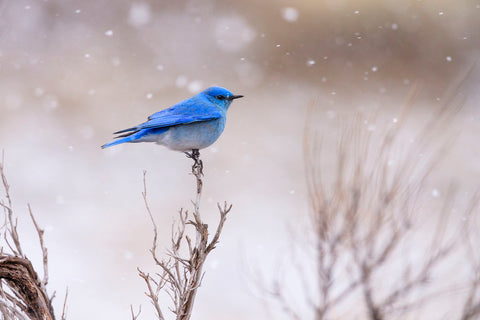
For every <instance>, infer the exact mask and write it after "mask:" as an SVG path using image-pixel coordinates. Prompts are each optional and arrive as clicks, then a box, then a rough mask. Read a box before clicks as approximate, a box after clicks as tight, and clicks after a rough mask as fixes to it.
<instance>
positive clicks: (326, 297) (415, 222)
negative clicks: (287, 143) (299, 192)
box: [255, 91, 480, 320]
mask: <svg viewBox="0 0 480 320" xmlns="http://www.w3.org/2000/svg"><path fill="white" fill-rule="evenodd" d="M414 98H415V91H412V94H411V95H410V96H409V97H408V99H407V102H406V103H405V105H404V107H403V108H402V113H401V116H400V117H399V118H398V119H396V120H395V121H394V123H392V124H391V125H390V126H388V127H387V128H385V129H380V130H378V128H377V129H376V130H375V131H373V130H368V126H367V125H366V123H370V121H368V120H365V119H364V118H362V117H361V116H360V115H356V116H354V117H353V119H351V120H348V121H347V123H346V124H344V125H343V126H342V125H339V127H340V128H341V129H340V130H339V134H338V135H337V139H336V140H335V139H333V140H329V141H326V140H325V139H323V140H322V138H320V137H325V136H327V135H321V134H319V133H318V132H317V131H316V130H317V129H318V124H316V123H315V122H314V121H315V119H316V117H315V106H314V105H313V104H312V106H311V108H310V111H309V116H308V119H309V120H310V121H309V122H308V123H307V126H306V130H305V141H304V143H305V144H304V146H305V148H304V150H305V168H306V180H307V187H308V199H309V201H310V207H311V216H310V226H311V227H310V230H309V232H308V233H307V236H305V237H303V238H302V236H298V235H296V236H295V238H298V239H300V240H294V241H297V242H296V243H297V246H296V247H294V248H293V251H294V252H291V258H290V259H289V261H290V267H291V268H292V269H293V270H294V271H293V272H292V273H293V275H289V276H288V277H287V276H286V275H281V276H280V277H278V278H274V279H273V280H272V279H265V276H262V275H261V274H260V273H258V272H257V274H256V275H255V276H256V279H255V281H256V283H257V285H259V286H260V287H261V288H260V290H261V292H263V293H264V296H265V297H266V300H267V301H268V302H269V304H270V305H271V303H273V304H274V305H277V306H278V307H279V308H280V309H281V310H282V314H283V315H284V316H286V317H287V318H290V319H307V318H311V319H316V320H322V319H332V318H361V319H372V320H382V319H393V318H404V317H407V316H408V317H411V316H412V315H414V314H415V313H416V312H419V311H421V310H423V308H425V307H427V306H428V304H429V303H430V302H432V301H435V299H436V298H437V297H438V296H439V295H441V294H443V293H445V291H448V292H450V293H451V291H452V290H451V288H450V289H440V288H441V287H442V286H441V285H440V284H441V283H442V282H443V281H444V279H442V278H441V277H439V276H438V274H439V272H440V270H442V268H445V267H446V266H448V265H449V263H450V261H452V260H455V261H456V262H457V263H458V261H457V260H458V259H459V257H458V252H459V250H464V249H466V258H467V261H469V263H470V265H471V281H470V282H469V283H467V284H466V287H467V290H458V291H457V292H458V295H460V296H461V297H465V302H464V307H463V310H457V311H456V314H459V316H458V318H460V319H476V318H479V317H480V290H479V284H480V280H479V279H480V277H479V274H480V259H479V256H478V253H477V251H478V247H479V246H480V241H479V240H480V238H479V237H478V232H476V231H477V230H478V228H475V227H474V224H473V223H470V225H468V226H467V229H469V230H470V231H469V232H466V227H465V225H459V224H458V223H455V221H454V219H452V214H451V213H452V208H453V207H454V204H455V202H456V200H455V194H456V192H455V190H456V188H454V187H452V188H450V190H448V192H447V195H446V196H445V197H444V199H443V205H442V207H441V208H440V209H439V210H438V211H437V212H433V213H432V212H430V213H428V214H425V213H424V212H423V211H424V210H425V208H426V207H428V201H429V200H428V199H431V195H430V193H428V192H427V189H426V181H427V180H428V178H429V177H430V176H431V174H432V172H433V171H434V169H435V168H436V166H437V164H438V163H439V162H440V161H441V159H443V158H444V157H445V154H446V153H447V152H448V148H449V146H450V145H451V143H452V141H451V140H448V139H443V140H442V141H443V142H444V143H442V144H439V145H437V144H435V143H434V140H439V137H440V138H441V137H448V134H449V133H448V130H447V129H448V127H449V124H450V123H451V122H452V121H453V120H454V119H455V114H456V113H457V112H458V111H459V109H460V107H461V104H462V101H461V100H455V99H450V100H448V99H447V101H446V105H445V107H444V108H442V109H441V110H440V111H439V113H438V114H435V115H434V116H433V117H432V121H430V122H429V123H427V124H426V125H425V127H424V128H423V130H420V132H419V133H418V135H417V136H416V137H415V139H414V143H411V142H410V141H408V142H406V141H405V139H404V135H403V133H404V131H405V130H407V129H406V122H407V120H408V110H409V108H410V107H411V105H412V101H413V100H414ZM452 105H454V106H458V107H452ZM314 123H315V124H314ZM433 138H435V139H433ZM445 141H446V142H445ZM332 146H337V147H336V151H333V153H332ZM334 148H335V147H333V149H334ZM332 154H333V155H332ZM330 158H331V159H332V163H334V164H335V170H332V168H331V166H326V165H325V159H330ZM392 160H395V163H392ZM476 198H477V197H475V199H473V200H472V202H471V205H470V206H469V207H468V208H467V209H465V210H464V213H465V215H468V216H469V217H470V218H471V219H472V221H473V220H475V221H478V213H476V205H477V201H476ZM477 211H478V210H477ZM425 222H428V224H426V223H425ZM475 226H477V227H478V225H475ZM462 235H463V236H462ZM462 240H466V241H462ZM307 243H308V244H311V246H309V245H307ZM414 254H416V255H417V256H418V257H420V258H417V259H410V256H411V255H414ZM299 257H300V258H299ZM300 261H301V262H300ZM262 277H263V279H261V278H262ZM292 277H293V278H294V279H295V280H292ZM287 278H290V279H288V280H287ZM288 281H290V282H294V283H296V284H297V285H298V286H300V287H301V290H300V291H302V295H301V296H298V294H297V295H295V296H293V294H292V291H293V290H292V286H291V285H289V284H288V283H287V282H288ZM464 287H465V286H464ZM466 292H467V294H466ZM299 300H300V301H301V304H299V303H298V301H299ZM447 311H449V310H448V308H447V309H446V310H444V311H441V312H444V313H446V312H447ZM441 317H442V314H438V318H441ZM414 318H415V317H414Z"/></svg>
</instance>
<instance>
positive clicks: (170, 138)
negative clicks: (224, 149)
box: [157, 118, 225, 151]
mask: <svg viewBox="0 0 480 320" xmlns="http://www.w3.org/2000/svg"><path fill="white" fill-rule="evenodd" d="M224 128H225V118H219V119H215V120H209V121H202V122H194V123H190V124H182V125H178V126H172V127H170V128H169V129H168V130H167V131H166V132H165V133H163V134H162V135H161V136H159V139H158V141H157V143H158V144H161V145H164V146H166V147H168V148H170V149H172V150H178V151H189V150H192V149H203V148H206V147H208V146H210V145H211V144H212V143H214V142H215V141H216V140H217V139H218V137H220V135H221V134H222V132H223V129H224Z"/></svg>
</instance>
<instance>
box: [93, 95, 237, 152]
mask: <svg viewBox="0 0 480 320" xmlns="http://www.w3.org/2000/svg"><path fill="white" fill-rule="evenodd" d="M241 97H243V96H241V95H234V94H233V93H231V92H230V91H228V90H227V89H224V88H220V87H211V88H208V89H206V90H205V91H202V92H200V93H199V94H197V95H196V96H193V97H191V98H189V99H187V100H184V101H182V102H179V103H177V104H175V105H173V106H171V107H170V108H168V109H165V110H162V111H159V112H157V113H154V114H152V115H151V116H150V117H148V121H147V122H144V123H142V124H139V125H137V126H135V127H131V128H128V129H124V130H120V131H117V132H115V133H114V134H122V135H119V136H117V137H116V138H115V139H118V140H114V141H112V142H109V143H107V144H104V145H103V146H102V148H107V147H111V146H114V145H116V144H120V143H124V142H155V143H157V144H160V145H163V146H166V147H167V148H169V149H172V150H177V151H182V152H187V151H192V152H194V153H195V152H196V153H198V150H199V149H203V148H206V147H208V146H209V145H211V144H212V143H214V142H215V141H216V140H217V139H218V137H220V135H221V134H222V132H223V128H225V122H226V118H227V110H228V107H230V104H231V103H232V101H233V100H234V99H238V98H241ZM187 155H188V153H187Z"/></svg>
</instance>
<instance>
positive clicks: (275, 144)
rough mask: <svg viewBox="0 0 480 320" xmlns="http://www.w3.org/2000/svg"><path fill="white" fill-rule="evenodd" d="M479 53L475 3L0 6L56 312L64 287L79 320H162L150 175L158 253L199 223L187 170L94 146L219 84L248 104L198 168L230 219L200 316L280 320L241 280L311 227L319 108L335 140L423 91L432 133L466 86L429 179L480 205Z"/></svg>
mask: <svg viewBox="0 0 480 320" xmlns="http://www.w3.org/2000/svg"><path fill="white" fill-rule="evenodd" d="M479 54H480V1H476V0H457V1H452V0H423V1H422V0H412V1H406V0H405V1H398V0H358V1H354V0H316V1H314V0H303V1H287V0H275V1H274V0H264V1H253V0H244V1H231V0H228V1H219V0H217V1H214V0H178V1H160V0H159V1H153V0H151V1H126V0H117V1H105V0H103V1H102V0H100V1H98V0H97V1H93V0H84V1H73V0H70V1H69V0H35V1H33V0H30V1H27V0H0V111H1V113H0V114H1V116H0V149H3V150H4V151H5V162H6V170H7V174H8V177H9V179H10V184H11V186H12V196H13V199H14V203H15V205H16V207H15V209H16V212H17V214H18V215H19V216H20V217H19V219H20V225H21V226H20V232H22V233H21V236H22V237H23V241H24V243H25V244H24V246H25V247H24V248H25V251H27V254H28V255H29V256H30V257H31V258H32V259H34V261H40V251H39V249H38V246H37V239H36V235H35V233H34V229H33V227H32V226H31V223H30V221H29V219H28V216H27V211H26V203H30V204H31V205H32V207H33V209H34V212H35V213H36V217H37V220H38V221H39V223H40V224H41V225H42V226H44V227H45V228H46V241H47V245H48V248H49V254H50V274H51V284H50V290H52V288H54V289H56V290H57V298H56V299H57V300H56V303H57V305H56V309H57V311H60V310H61V305H62V303H63V295H64V293H65V287H66V286H68V287H69V292H70V293H69V301H68V306H69V311H68V318H69V319H72V320H75V319H85V318H100V319H101V318H111V319H129V318H130V315H129V307H130V304H133V305H134V306H138V305H139V304H142V305H143V308H142V314H143V318H145V319H148V318H151V316H152V315H153V310H151V309H152V308H151V307H150V304H149V302H148V301H147V298H146V297H145V296H144V294H143V292H144V290H145V288H144V283H143V280H141V279H140V278H139V277H138V276H137V270H136V268H137V267H141V268H142V269H144V270H145V271H150V272H152V271H155V268H154V267H153V266H152V262H151V257H150V254H149V252H148V249H149V248H150V246H151V240H152V228H151V223H150V221H149V218H148V215H147V212H146V210H145V208H144V205H143V202H142V198H141V191H142V189H143V184H142V172H143V170H147V172H148V173H147V185H148V196H149V199H150V206H151V209H152V211H153V213H154V216H155V219H156V221H157V224H158V225H159V228H160V239H159V240H160V249H163V248H164V247H166V246H168V245H169V236H170V231H171V223H172V222H173V221H174V220H175V219H176V217H177V213H176V212H177V211H178V210H179V209H180V208H181V207H184V208H188V209H190V207H191V203H190V199H193V197H194V192H195V186H194V178H193V177H192V176H191V175H190V174H189V172H190V166H191V161H190V160H189V159H186V158H185V156H184V155H183V154H181V153H176V152H172V151H169V150H167V149H164V148H163V147H158V146H155V145H152V144H133V145H121V146H118V147H113V148H109V149H106V150H101V149H100V148H99V146H100V145H102V144H104V143H106V142H108V141H110V140H111V138H112V134H111V133H112V132H113V131H117V130H120V129H123V128H127V127H129V126H132V125H135V124H137V123H140V122H143V121H144V120H145V119H146V117H147V116H148V115H150V114H152V113H154V112H156V111H158V110H161V109H163V108H166V107H168V106H170V105H172V104H174V103H176V102H178V101H180V100H183V99H185V98H187V97H189V96H191V95H193V94H196V93H198V92H199V91H201V90H203V89H204V88H207V87H209V86H211V85H220V86H223V87H226V88H228V89H230V90H231V91H233V92H234V93H235V94H242V95H245V98H243V99H240V100H237V101H235V102H234V103H233V105H232V107H231V108H230V110H229V115H228V117H229V118H228V121H227V126H226V129H225V132H224V134H223V135H222V137H221V138H220V139H219V141H217V142H216V143H215V144H214V145H213V146H211V147H209V148H207V149H205V150H204V151H203V152H202V157H203V160H204V163H205V181H204V183H205V186H204V194H203V199H202V200H203V203H202V212H203V213H202V214H203V216H204V217H205V218H206V220H208V222H209V223H210V224H211V225H212V226H213V224H214V223H216V221H217V219H218V212H217V209H216V202H219V201H220V202H222V201H224V200H226V201H228V202H231V203H233V211H232V212H231V213H230V217H229V219H228V221H227V223H226V226H225V229H224V233H223V235H222V239H221V243H220V245H219V246H218V249H217V250H215V251H214V252H213V254H212V255H211V257H210V258H209V260H208V262H207V268H206V276H205V279H204V282H203V286H202V288H201V289H200V291H199V295H198V298H197V302H196V306H195V310H194V317H195V319H269V318H271V316H269V314H268V313H267V312H266V311H265V309H264V307H263V305H262V303H261V301H260V300H259V299H258V298H257V297H256V296H255V295H254V294H252V290H251V289H250V288H249V285H248V282H249V281H246V278H248V274H247V273H248V272H246V271H245V269H247V268H245V265H248V264H251V263H254V264H258V263H259V261H261V264H265V265H266V266H268V265H269V264H272V263H273V264H274V263H275V262H276V261H277V260H278V259H279V257H281V255H282V254H283V252H284V251H285V248H286V247H288V245H289V244H288V243H289V233H288V232H289V231H288V230H289V228H287V227H286V225H293V226H295V225H297V224H298V225H301V224H302V223H303V222H305V221H307V219H308V212H309V208H308V202H307V196H306V187H305V182H304V181H305V179H304V178H305V177H304V167H303V151H302V139H303V138H302V137H303V130H304V125H305V120H306V116H307V112H306V110H307V107H308V105H309V104H310V103H311V102H312V101H313V102H315V104H316V106H317V107H318V108H319V112H318V114H319V117H318V121H317V125H318V126H319V127H324V128H332V130H334V129H335V128H336V124H337V121H338V120H339V119H338V118H339V117H340V114H347V115H348V114H353V113H356V112H362V113H366V114H369V113H374V114H379V115H381V116H379V117H378V119H379V120H380V119H382V120H381V121H390V120H391V119H393V118H395V117H396V116H397V115H398V114H399V113H400V108H401V105H402V103H403V102H404V100H405V97H406V96H407V94H408V92H410V91H411V90H412V87H413V86H414V85H415V84H418V85H419V87H420V88H421V89H420V90H419V95H418V96H417V97H416V99H415V104H414V106H413V108H412V110H411V115H410V116H411V118H412V119H413V120H414V123H416V124H417V125H418V126H421V125H422V124H423V123H424V121H425V119H426V117H428V116H429V115H432V114H434V113H435V111H436V110H438V109H439V108H440V106H441V105H442V103H443V99H444V93H445V92H447V91H448V90H451V88H452V87H453V86H454V85H455V84H457V83H459V79H462V78H464V77H465V75H466V74H467V72H468V71H469V70H470V73H468V76H467V78H466V81H464V82H463V83H462V85H461V86H460V88H459V89H458V90H457V91H458V94H460V95H462V97H463V99H464V101H465V103H464V106H463V108H462V110H461V112H460V114H459V115H458V117H457V120H458V121H457V124H456V125H455V128H454V131H455V133H456V135H457V139H456V142H455V145H454V146H453V150H452V152H451V154H450V156H449V158H448V159H447V160H446V161H445V163H444V164H443V165H442V166H441V167H440V170H438V173H437V174H435V175H434V177H433V178H432V179H431V180H432V181H430V183H431V185H432V188H431V190H432V197H434V198H441V197H442V196H443V194H444V190H446V188H447V186H448V184H449V183H450V182H451V181H452V180H454V181H456V182H458V183H460V184H461V186H462V188H463V190H466V191H465V192H467V193H468V192H471V190H473V189H474V188H476V187H477V185H478V180H479V178H480V162H479V161H478V159H479V157H480V148H479V141H478V137H479V134H480V126H479V116H480V108H479V104H478V103H479V101H480V90H479V89H478V88H479V85H480V68H479V67H478V66H476V65H475V63H476V61H477V59H478V57H479ZM385 119H386V120H385ZM340 120H341V119H340ZM372 126H373V127H372ZM372 128H373V129H374V128H375V123H368V125H366V129H368V130H372ZM325 142H326V143H327V144H328V140H326V141H325V139H324V143H325ZM302 221H303V222H302ZM247 280H248V279H247ZM166 303H168V301H167V300H165V301H164V305H165V304H166Z"/></svg>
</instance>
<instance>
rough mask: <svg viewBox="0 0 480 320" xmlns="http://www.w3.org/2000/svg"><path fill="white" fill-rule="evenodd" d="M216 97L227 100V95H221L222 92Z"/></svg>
mask: <svg viewBox="0 0 480 320" xmlns="http://www.w3.org/2000/svg"><path fill="white" fill-rule="evenodd" d="M216 98H217V99H218V100H225V96H224V95H221V94H219V95H218V96H217V97H216Z"/></svg>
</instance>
